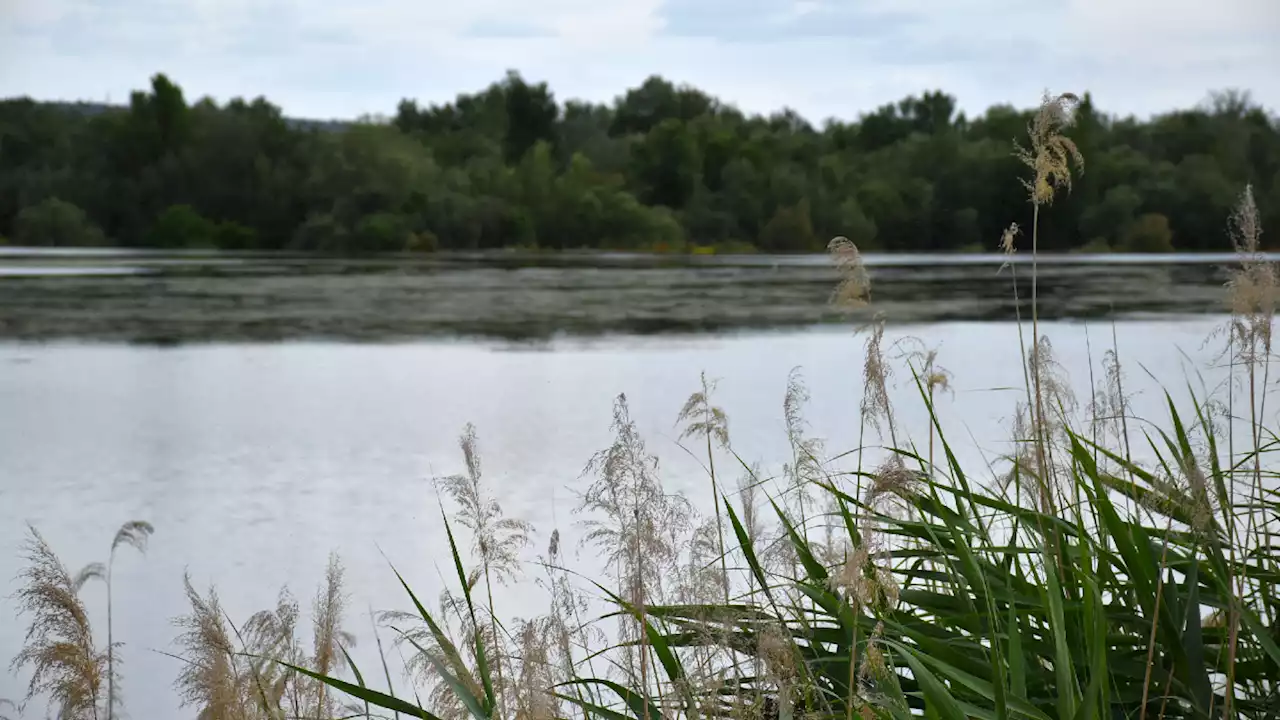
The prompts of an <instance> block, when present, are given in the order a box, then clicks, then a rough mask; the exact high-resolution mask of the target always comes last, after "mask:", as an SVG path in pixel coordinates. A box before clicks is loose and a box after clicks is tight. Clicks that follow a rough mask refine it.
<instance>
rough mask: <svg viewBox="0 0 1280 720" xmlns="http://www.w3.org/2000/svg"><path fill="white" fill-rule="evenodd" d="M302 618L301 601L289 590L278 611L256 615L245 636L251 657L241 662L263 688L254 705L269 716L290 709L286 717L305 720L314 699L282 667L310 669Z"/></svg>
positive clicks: (282, 594)
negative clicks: (299, 635)
mask: <svg viewBox="0 0 1280 720" xmlns="http://www.w3.org/2000/svg"><path fill="white" fill-rule="evenodd" d="M300 617H301V610H300V609H299V606H298V601H297V599H296V598H294V596H293V594H292V593H290V592H289V590H288V588H281V590H280V593H279V595H278V596H277V597H276V608H275V610H260V611H258V612H257V613H254V614H253V615H252V616H250V618H249V620H248V621H247V622H245V624H244V628H243V630H242V632H241V636H242V637H243V638H244V644H245V652H246V653H247V654H248V655H249V656H250V657H248V658H241V661H242V663H243V664H245V665H246V666H247V672H246V673H245V675H247V676H248V677H250V678H253V682H254V683H255V684H256V685H258V686H259V690H260V692H258V693H256V694H255V696H256V697H255V698H254V702H255V703H256V704H257V706H258V707H260V708H261V709H262V711H263V712H264V713H266V714H267V715H272V714H274V713H275V711H276V710H281V709H285V708H287V709H288V711H289V712H288V713H286V714H288V715H291V716H294V717H301V716H302V715H303V712H304V709H303V708H304V707H305V705H306V703H307V701H308V700H309V698H310V693H308V692H306V688H304V687H303V683H302V681H301V678H300V677H299V676H298V674H297V673H296V672H295V671H294V670H291V669H289V668H286V667H284V666H282V665H280V664H279V662H287V663H289V664H291V665H306V658H305V657H304V656H303V652H302V649H301V647H300V646H299V643H298V638H297V628H298V619H299V618H300ZM276 661H279V662H276ZM304 695H305V696H304Z"/></svg>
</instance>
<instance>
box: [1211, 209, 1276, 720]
mask: <svg viewBox="0 0 1280 720" xmlns="http://www.w3.org/2000/svg"><path fill="white" fill-rule="evenodd" d="M1227 232H1228V236H1229V237H1230V238H1231V243H1232V245H1233V247H1234V248H1235V251H1236V254H1237V256H1238V257H1239V261H1240V267H1239V269H1237V270H1235V271H1233V272H1232V274H1231V278H1230V280H1229V281H1228V283H1227V289H1228V298H1229V301H1230V305H1231V324H1230V331H1229V336H1228V345H1227V347H1228V350H1227V352H1228V353H1230V354H1231V355H1232V356H1233V357H1232V367H1233V374H1234V368H1235V367H1237V366H1238V367H1242V368H1243V370H1244V374H1245V377H1244V381H1245V382H1246V383H1247V384H1248V387H1247V390H1248V402H1249V440H1250V444H1251V448H1250V450H1251V455H1252V460H1253V462H1252V463H1251V464H1252V466H1253V467H1252V473H1251V474H1252V482H1251V483H1249V495H1250V501H1249V505H1250V507H1251V508H1253V507H1258V506H1259V505H1260V504H1261V503H1262V502H1263V497H1264V494H1265V493H1266V489H1265V488H1264V487H1263V480H1262V477H1263V472H1262V453H1263V440H1262V434H1263V429H1262V421H1261V418H1262V417H1264V413H1265V408H1266V402H1267V390H1268V387H1269V386H1270V377H1271V362H1270V361H1271V340H1272V325H1273V321H1274V318H1275V312H1276V298H1277V286H1278V284H1280V283H1278V282H1277V272H1276V267H1275V264H1274V263H1272V262H1269V261H1268V260H1267V259H1266V257H1265V255H1264V254H1263V252H1262V222H1261V220H1260V219H1259V215H1258V206H1257V203H1256V202H1254V199H1253V187H1252V186H1251V185H1246V186H1245V188H1244V190H1243V191H1242V192H1241V193H1240V199H1239V201H1238V202H1237V203H1236V207H1235V209H1234V210H1233V211H1232V213H1231V216H1230V217H1229V218H1228V221H1227ZM1231 462H1232V465H1233V466H1234V465H1235V464H1236V463H1235V458H1232V459H1231ZM1257 516H1258V513H1257V512H1256V511H1254V510H1252V509H1251V510H1250V511H1249V512H1248V513H1247V515H1246V518H1247V519H1246V521H1245V528H1244V531H1243V532H1244V536H1243V538H1239V539H1238V540H1237V542H1236V543H1232V550H1233V552H1234V550H1235V546H1236V545H1237V544H1243V543H1245V542H1248V539H1249V538H1252V537H1253V536H1254V534H1255V531H1256V529H1257V521H1258V518H1257ZM1232 526H1233V528H1234V527H1235V526H1236V523H1234V522H1233V523H1232ZM1236 582H1237V587H1236V591H1237V594H1238V595H1240V596H1243V595H1244V592H1245V584H1244V579H1243V577H1237V579H1236ZM1238 603H1239V598H1235V599H1233V601H1232V603H1231V607H1230V608H1229V617H1228V636H1229V641H1228V656H1229V657H1230V658H1231V660H1232V663H1233V665H1232V668H1231V671H1230V672H1228V676H1227V691H1226V698H1225V701H1224V705H1223V713H1224V717H1225V716H1226V714H1227V713H1229V712H1230V710H1231V706H1232V702H1233V698H1234V688H1235V667H1234V661H1235V657H1236V650H1237V642H1238V639H1239V621H1240V617H1239V608H1238Z"/></svg>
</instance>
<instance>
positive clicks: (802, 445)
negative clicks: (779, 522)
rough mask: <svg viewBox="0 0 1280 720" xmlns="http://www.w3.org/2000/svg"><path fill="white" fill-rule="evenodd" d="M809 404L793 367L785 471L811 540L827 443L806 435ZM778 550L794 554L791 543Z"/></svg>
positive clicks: (785, 404) (785, 401)
mask: <svg viewBox="0 0 1280 720" xmlns="http://www.w3.org/2000/svg"><path fill="white" fill-rule="evenodd" d="M808 402H809V388H808V387H807V386H806V385H805V382H804V375H803V374H802V373H801V372H800V368H799V367H794V368H792V369H791V372H790V373H788V375H787V393H786V395H784V396H783V398H782V414H783V418H784V419H785V420H786V426H787V442H788V443H789V444H790V445H791V463H790V464H789V465H788V466H787V467H786V468H785V471H786V475H787V478H788V481H789V488H788V490H790V491H791V493H793V496H794V497H795V499H796V504H797V509H798V511H799V519H800V530H801V534H802V535H804V537H805V538H806V540H807V539H808V536H809V535H808V533H809V519H810V518H809V505H810V504H811V498H810V493H811V492H812V489H813V487H814V485H815V484H816V483H818V482H821V481H822V480H823V478H824V473H823V471H822V461H821V457H822V452H823V445H824V443H823V441H822V439H821V438H815V437H809V436H808V435H807V433H806V431H807V429H808V423H807V422H806V421H805V419H804V406H805V405H806V404H808ZM778 547H779V549H780V550H782V551H783V552H785V553H788V554H790V553H791V551H792V548H791V544H790V543H779V544H778ZM788 557H790V555H788ZM791 559H792V561H794V560H795V558H791Z"/></svg>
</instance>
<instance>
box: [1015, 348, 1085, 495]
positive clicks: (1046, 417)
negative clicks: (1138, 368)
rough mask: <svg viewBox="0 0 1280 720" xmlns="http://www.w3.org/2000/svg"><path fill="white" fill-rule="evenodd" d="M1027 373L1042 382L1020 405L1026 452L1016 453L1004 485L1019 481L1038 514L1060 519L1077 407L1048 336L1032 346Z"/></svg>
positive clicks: (1020, 437)
mask: <svg viewBox="0 0 1280 720" xmlns="http://www.w3.org/2000/svg"><path fill="white" fill-rule="evenodd" d="M1026 373H1027V375H1029V376H1031V377H1033V378H1038V380H1033V381H1032V383H1031V390H1032V391H1033V393H1034V394H1033V395H1032V397H1031V398H1030V399H1029V400H1028V401H1027V402H1026V403H1019V405H1018V407H1017V410H1016V411H1015V413H1014V428H1013V435H1014V441H1015V443H1017V444H1018V445H1019V447H1021V448H1024V449H1022V450H1018V451H1015V453H1014V458H1013V461H1014V465H1013V468H1012V470H1011V471H1010V473H1009V475H1007V476H1006V477H1005V478H1004V483H1003V484H1004V485H1005V486H1007V485H1008V484H1009V483H1010V482H1012V481H1015V480H1016V481H1017V485H1018V487H1019V488H1021V489H1023V490H1026V491H1028V493H1029V494H1030V495H1031V497H1032V498H1033V499H1034V500H1035V502H1036V508H1037V509H1039V510H1040V511H1041V512H1044V513H1046V514H1056V513H1057V512H1058V510H1059V509H1060V508H1061V507H1062V504H1063V501H1064V498H1065V490H1064V488H1063V487H1062V484H1063V482H1064V480H1063V477H1062V473H1061V472H1060V467H1061V465H1062V464H1063V462H1064V461H1063V460H1062V459H1061V458H1060V456H1061V455H1063V454H1065V453H1067V452H1068V450H1067V448H1068V447H1069V445H1070V439H1069V434H1068V427H1069V424H1070V421H1071V418H1072V416H1073V414H1074V413H1075V411H1076V408H1077V407H1078V403H1077V400H1076V397H1075V394H1074V393H1073V392H1072V391H1071V386H1070V384H1069V382H1068V380H1067V377H1066V370H1065V368H1063V367H1062V365H1061V364H1060V363H1059V362H1058V360H1057V358H1056V356H1055V355H1054V352H1053V344H1052V343H1051V342H1050V341H1049V338H1048V337H1042V338H1040V340H1039V342H1037V343H1035V344H1034V345H1033V346H1032V350H1031V356H1030V357H1029V358H1028V359H1027V370H1026ZM1037 408H1039V410H1037ZM1046 408H1047V410H1046ZM1031 453H1033V454H1031Z"/></svg>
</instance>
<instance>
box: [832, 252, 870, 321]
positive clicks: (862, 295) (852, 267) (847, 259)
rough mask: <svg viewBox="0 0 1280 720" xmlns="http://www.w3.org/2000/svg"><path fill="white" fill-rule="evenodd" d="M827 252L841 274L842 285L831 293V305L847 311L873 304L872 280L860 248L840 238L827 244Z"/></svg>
mask: <svg viewBox="0 0 1280 720" xmlns="http://www.w3.org/2000/svg"><path fill="white" fill-rule="evenodd" d="M827 252H828V253H829V254H830V255H831V259H832V261H834V262H835V264H836V269H837V270H838V271H839V272H840V284H838V285H836V289H835V290H834V291H833V292H832V293H831V301H830V302H831V304H832V305H834V306H836V307H837V308H841V309H845V310H853V309H857V308H860V307H864V306H866V305H868V304H869V303H870V302H871V278H870V277H869V276H868V275H867V267H866V265H865V264H863V262H862V253H860V252H858V246H857V245H854V244H853V241H851V240H849V238H846V237H844V236H840V237H836V238H832V240H831V242H830V243H828V244H827Z"/></svg>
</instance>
